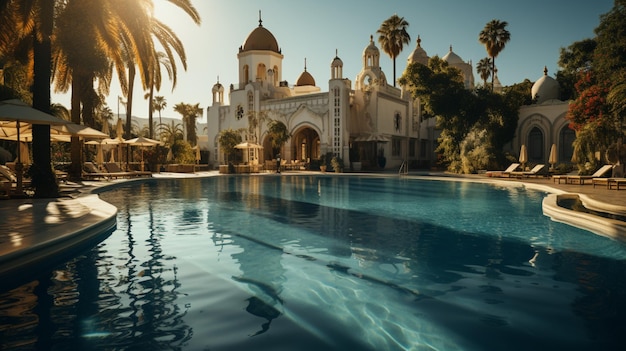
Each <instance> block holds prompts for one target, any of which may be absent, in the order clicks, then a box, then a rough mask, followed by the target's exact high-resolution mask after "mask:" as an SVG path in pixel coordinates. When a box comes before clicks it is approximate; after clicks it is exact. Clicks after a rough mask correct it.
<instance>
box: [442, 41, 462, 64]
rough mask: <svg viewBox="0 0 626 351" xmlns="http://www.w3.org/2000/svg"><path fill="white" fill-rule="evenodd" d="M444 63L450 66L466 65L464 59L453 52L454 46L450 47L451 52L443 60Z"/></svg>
mask: <svg viewBox="0 0 626 351" xmlns="http://www.w3.org/2000/svg"><path fill="white" fill-rule="evenodd" d="M441 59H442V60H443V61H446V62H447V63H448V64H449V65H455V64H459V63H465V62H464V61H463V59H462V58H461V57H460V56H459V55H457V54H455V53H454V51H452V45H450V51H449V52H448V53H447V54H446V55H445V56H444V57H442V58H441Z"/></svg>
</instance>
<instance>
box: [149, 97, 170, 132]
mask: <svg viewBox="0 0 626 351" xmlns="http://www.w3.org/2000/svg"><path fill="white" fill-rule="evenodd" d="M166 106H167V100H165V97H163V96H160V95H157V96H155V97H154V99H153V100H152V110H154V111H158V112H159V125H161V124H162V123H163V122H162V121H161V111H163V110H164V109H165V107H166Z"/></svg>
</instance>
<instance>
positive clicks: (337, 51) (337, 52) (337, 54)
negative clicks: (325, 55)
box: [335, 49, 339, 57]
mask: <svg viewBox="0 0 626 351" xmlns="http://www.w3.org/2000/svg"><path fill="white" fill-rule="evenodd" d="M335 57H339V49H335Z"/></svg>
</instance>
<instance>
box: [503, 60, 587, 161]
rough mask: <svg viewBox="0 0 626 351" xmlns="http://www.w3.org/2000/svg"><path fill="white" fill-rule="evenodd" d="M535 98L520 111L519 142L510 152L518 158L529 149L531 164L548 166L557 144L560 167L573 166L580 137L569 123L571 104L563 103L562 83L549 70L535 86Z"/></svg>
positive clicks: (533, 91)
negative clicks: (522, 151)
mask: <svg viewBox="0 0 626 351" xmlns="http://www.w3.org/2000/svg"><path fill="white" fill-rule="evenodd" d="M531 94H532V100H533V104H531V105H526V106H522V107H521V108H520V111H519V120H518V124H517V130H516V133H515V138H514V139H513V140H512V141H511V143H510V145H509V150H508V151H510V152H511V153H512V154H518V153H519V150H520V149H521V146H522V145H526V149H527V155H528V162H529V163H535V164H538V163H542V164H545V165H548V158H549V155H550V148H551V147H552V144H555V145H556V146H557V148H556V150H557V159H558V163H564V162H565V163H566V162H571V159H572V155H573V152H574V150H573V146H572V143H573V142H574V139H575V138H576V133H575V132H574V131H573V130H572V129H570V128H569V122H568V121H567V120H566V119H565V115H566V114H567V111H568V108H569V101H561V100H560V99H559V95H560V89H559V83H558V82H557V81H556V79H554V78H552V77H550V76H549V75H548V69H547V68H545V67H544V71H543V76H541V77H540V78H539V79H537V81H535V83H534V84H533V86H532V90H531Z"/></svg>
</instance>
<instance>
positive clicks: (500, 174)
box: [485, 163, 519, 177]
mask: <svg viewBox="0 0 626 351" xmlns="http://www.w3.org/2000/svg"><path fill="white" fill-rule="evenodd" d="M517 167H519V163H511V165H510V166H509V167H507V169H505V170H504V171H487V172H486V173H485V175H487V177H504V176H507V177H508V176H510V174H511V172H513V171H515V170H516V169H517Z"/></svg>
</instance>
